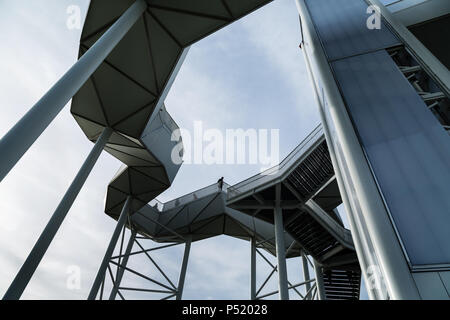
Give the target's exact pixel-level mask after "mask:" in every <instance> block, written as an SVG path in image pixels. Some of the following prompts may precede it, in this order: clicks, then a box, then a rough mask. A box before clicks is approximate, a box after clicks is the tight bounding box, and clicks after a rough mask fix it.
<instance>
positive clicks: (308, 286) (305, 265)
mask: <svg viewBox="0 0 450 320" xmlns="http://www.w3.org/2000/svg"><path fill="white" fill-rule="evenodd" d="M302 266H303V268H302V269H303V280H304V281H309V280H310V279H311V278H310V276H309V266H308V259H307V258H306V255H305V252H304V251H303V250H302ZM305 289H306V292H307V293H308V294H307V295H306V296H305V299H306V300H312V296H311V283H310V282H307V283H306V285H305Z"/></svg>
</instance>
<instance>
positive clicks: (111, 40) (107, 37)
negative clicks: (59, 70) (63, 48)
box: [0, 0, 147, 181]
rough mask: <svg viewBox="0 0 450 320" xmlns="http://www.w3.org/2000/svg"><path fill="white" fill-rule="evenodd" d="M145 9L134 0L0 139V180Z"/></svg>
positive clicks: (143, 2) (142, 4) (141, 1)
mask: <svg viewBox="0 0 450 320" xmlns="http://www.w3.org/2000/svg"><path fill="white" fill-rule="evenodd" d="M146 8H147V3H146V2H145V0H137V1H136V2H135V3H134V4H133V5H132V6H131V7H130V8H129V9H128V10H127V11H126V12H125V13H124V14H123V15H122V16H121V17H120V18H119V19H118V20H117V21H116V22H115V23H114V24H113V25H112V26H111V27H110V28H109V29H108V31H106V32H105V33H104V34H103V35H102V37H101V38H100V39H99V40H98V41H97V42H96V43H95V44H94V45H93V46H92V47H91V48H90V49H89V50H88V51H87V52H86V53H85V54H84V55H83V56H82V57H81V58H80V60H78V61H77V62H76V63H75V64H74V65H73V66H72V67H71V68H70V69H69V71H67V72H66V74H65V75H64V76H63V77H62V78H61V79H60V80H59V81H58V82H57V83H56V84H55V85H54V86H53V87H52V88H51V89H50V90H49V91H48V92H47V93H46V94H45V95H44V96H43V97H42V98H41V99H40V100H39V101H38V102H37V103H36V104H35V105H34V106H33V107H32V108H31V109H30V110H29V111H28V112H27V113H26V114H25V115H24V116H23V117H22V119H20V120H19V122H17V123H16V124H15V125H14V126H13V127H12V128H11V129H10V130H9V131H8V133H7V134H6V135H5V136H4V137H3V138H2V139H1V140H0V154H1V157H0V181H2V180H3V178H4V177H5V176H6V175H7V174H8V173H9V171H10V170H11V169H12V168H13V167H14V166H15V165H16V163H17V162H18V161H19V160H20V158H22V156H23V155H24V154H25V152H27V150H28V149H29V148H30V146H31V145H32V144H33V143H34V142H35V141H36V139H37V138H38V137H39V136H40V135H41V134H42V132H43V131H44V130H45V129H46V128H47V126H48V125H49V124H50V123H51V122H52V121H53V119H54V118H55V117H56V116H57V115H58V113H59V112H60V111H61V110H62V108H63V107H64V106H65V105H66V104H67V102H69V100H70V99H71V98H72V97H73V96H74V95H75V93H77V91H78V90H79V89H80V88H81V87H82V86H83V84H84V83H85V82H86V81H87V80H88V79H89V77H90V76H91V75H92V74H93V73H94V71H95V70H96V69H97V68H98V66H99V65H100V64H101V63H102V62H103V60H105V58H106V57H107V56H108V55H109V53H110V52H111V51H112V50H113V49H114V47H115V46H116V45H117V44H118V43H119V41H120V40H121V39H122V38H123V37H124V36H125V34H126V33H127V32H128V31H129V30H130V28H131V27H132V26H133V25H134V24H135V22H136V21H137V20H138V19H139V17H140V16H141V15H142V13H143V12H144V11H145V9H146Z"/></svg>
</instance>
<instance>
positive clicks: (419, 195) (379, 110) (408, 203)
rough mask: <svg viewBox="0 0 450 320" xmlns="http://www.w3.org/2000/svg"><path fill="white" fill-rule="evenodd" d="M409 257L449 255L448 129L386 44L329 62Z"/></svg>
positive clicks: (416, 260) (428, 260)
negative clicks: (405, 75)
mask: <svg viewBox="0 0 450 320" xmlns="http://www.w3.org/2000/svg"><path fill="white" fill-rule="evenodd" d="M332 67H333V69H334V71H335V75H336V78H337V81H338V83H339V85H340V87H341V89H342V93H343V96H344V98H345V100H346V102H347V107H348V109H349V112H350V114H351V117H352V119H353V121H354V125H355V127H356V129H357V131H358V133H359V136H360V140H361V143H362V145H363V147H364V149H365V152H366V154H367V157H368V160H369V162H370V164H371V166H372V170H373V172H374V174H375V177H376V179H377V181H378V183H379V186H380V189H381V191H382V193H383V195H384V198H385V200H386V203H387V206H388V208H389V210H390V213H391V215H392V218H393V220H394V222H395V225H396V228H397V230H398V232H399V234H400V238H401V240H402V242H403V245H404V246H405V249H406V251H407V253H408V256H409V259H410V262H411V263H412V264H413V265H423V264H439V263H449V262H450V247H449V246H448V245H447V244H448V243H449V241H450V233H449V232H448V230H450V197H448V190H450V165H449V163H450V137H449V135H448V133H446V132H445V130H444V129H443V128H442V126H441V125H440V124H439V123H438V121H437V120H436V118H435V117H433V115H432V114H431V112H429V110H428V109H427V107H426V105H425V103H424V102H423V101H422V99H421V98H420V97H419V96H418V95H417V93H416V92H415V90H414V89H413V88H412V87H411V85H410V84H409V82H408V81H407V80H406V79H405V78H404V76H403V74H402V73H401V72H400V71H399V70H398V68H397V66H396V65H395V64H394V62H393V61H392V59H391V58H390V57H389V55H388V54H387V53H386V52H385V51H384V50H383V51H378V52H374V53H370V54H365V55H360V56H356V57H352V58H348V59H344V60H341V61H336V62H334V63H332Z"/></svg>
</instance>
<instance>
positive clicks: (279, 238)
mask: <svg viewBox="0 0 450 320" xmlns="http://www.w3.org/2000/svg"><path fill="white" fill-rule="evenodd" d="M275 194H276V199H275V208H274V221H275V242H276V252H277V260H278V289H279V290H278V291H279V295H280V300H289V289H288V279H287V269H286V247H285V244H284V224H283V212H282V209H281V206H280V204H281V200H280V199H281V185H280V184H277V186H276V191H275Z"/></svg>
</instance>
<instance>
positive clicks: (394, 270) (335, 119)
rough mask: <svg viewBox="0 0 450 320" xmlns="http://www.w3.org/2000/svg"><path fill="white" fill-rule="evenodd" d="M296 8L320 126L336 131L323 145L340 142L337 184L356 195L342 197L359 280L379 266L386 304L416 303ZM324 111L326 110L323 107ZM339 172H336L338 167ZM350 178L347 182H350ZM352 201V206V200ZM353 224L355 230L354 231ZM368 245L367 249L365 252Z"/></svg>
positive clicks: (304, 11) (303, 10) (318, 51)
mask: <svg viewBox="0 0 450 320" xmlns="http://www.w3.org/2000/svg"><path fill="white" fill-rule="evenodd" d="M370 1H374V0H370ZM296 3H297V8H298V11H299V14H300V17H301V20H302V22H303V25H302V26H303V34H304V37H305V46H304V48H305V50H306V51H307V52H308V51H310V52H312V53H313V54H311V56H309V57H308V59H310V62H311V64H312V65H313V66H314V70H315V72H316V73H317V75H318V77H319V78H320V80H321V85H322V86H323V88H322V89H323V91H322V92H323V94H324V96H325V97H326V99H327V102H328V104H327V106H326V108H327V109H328V111H329V116H330V119H327V117H326V116H325V114H324V113H323V112H321V118H322V122H323V123H324V126H325V127H327V126H328V125H329V124H328V122H330V123H331V124H333V127H334V129H335V131H334V134H335V136H333V137H332V140H331V141H328V137H327V142H328V145H329V146H331V145H333V143H332V142H333V141H336V140H337V141H339V146H340V150H336V151H338V152H337V153H335V155H334V156H336V157H338V158H337V160H338V161H339V160H340V161H342V159H345V166H343V169H342V170H345V171H343V175H342V176H340V179H339V180H341V182H342V183H343V184H344V185H345V186H346V187H345V188H344V189H345V190H347V191H348V195H352V194H355V193H356V194H357V197H347V196H345V197H343V198H344V201H345V202H346V209H347V212H348V215H349V218H350V219H349V222H350V223H352V233H353V232H354V233H355V235H356V237H354V240H355V247H356V250H357V251H358V258H359V259H361V260H363V264H365V266H364V265H361V269H362V272H363V275H364V278H365V280H366V281H367V277H368V275H367V270H368V269H367V268H368V267H370V266H372V265H375V266H379V267H380V269H381V271H382V275H383V278H384V280H385V281H386V285H387V286H388V292H389V295H390V297H391V299H409V300H415V299H420V295H419V293H418V291H417V287H416V285H415V283H414V280H413V278H412V276H411V273H410V269H409V266H408V264H407V261H406V260H405V259H404V254H403V250H402V248H401V245H400V243H399V239H398V237H397V235H396V233H395V230H394V229H393V226H392V223H391V221H390V219H389V216H388V213H387V212H386V208H385V206H384V202H383V199H382V198H381V196H380V193H379V190H378V187H377V184H376V181H375V180H374V178H373V175H372V173H371V170H370V167H369V165H368V163H367V160H366V157H365V155H364V151H363V150H362V147H361V145H360V144H359V141H358V138H357V136H356V133H355V131H354V128H353V124H352V122H351V120H350V117H349V115H348V113H347V111H346V107H345V104H344V101H343V100H342V96H341V94H340V91H339V88H338V86H337V84H336V81H335V78H334V76H333V73H332V71H331V69H330V66H329V63H328V60H327V58H326V55H325V53H324V51H323V49H322V46H321V43H320V40H319V38H318V36H317V33H316V30H315V28H314V24H313V22H312V20H311V17H310V15H309V10H308V8H307V6H306V4H305V2H304V0H296ZM306 56H307V55H306ZM320 99H322V98H320ZM323 107H324V108H325V106H323ZM333 165H334V163H333ZM338 169H340V168H339V166H338ZM336 171H339V170H336ZM344 173H345V175H344ZM337 177H338V176H337ZM349 177H350V178H351V179H352V180H351V181H349ZM350 182H351V184H353V185H351V184H350ZM342 183H340V185H339V188H341V186H342ZM346 198H347V199H346ZM355 198H356V199H357V201H355V200H356V199H355ZM348 200H350V203H348ZM348 204H350V206H348ZM358 210H360V211H361V212H364V216H363V217H362V216H360V215H359V214H358ZM362 219H364V220H362ZM353 224H355V226H356V228H355V229H354V228H353ZM360 226H362V227H360ZM368 245H370V246H371V248H369V249H368V248H367V246H368ZM364 260H365V261H364ZM375 260H376V261H375ZM369 292H370V290H369ZM369 294H370V295H371V297H372V296H373V294H371V293H369Z"/></svg>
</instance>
